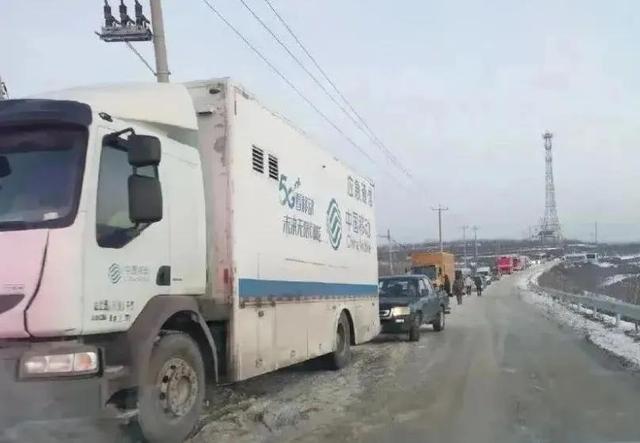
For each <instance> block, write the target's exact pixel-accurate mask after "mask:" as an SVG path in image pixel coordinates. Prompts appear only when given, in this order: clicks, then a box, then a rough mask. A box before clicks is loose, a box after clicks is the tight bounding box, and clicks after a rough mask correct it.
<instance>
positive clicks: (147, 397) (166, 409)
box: [138, 332, 205, 443]
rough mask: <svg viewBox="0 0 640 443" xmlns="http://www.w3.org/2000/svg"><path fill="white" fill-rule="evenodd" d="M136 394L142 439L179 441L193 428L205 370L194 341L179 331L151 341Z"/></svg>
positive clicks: (202, 391) (199, 410)
mask: <svg viewBox="0 0 640 443" xmlns="http://www.w3.org/2000/svg"><path fill="white" fill-rule="evenodd" d="M139 392H140V394H139V397H138V409H139V414H138V425H139V427H140V431H141V432H142V435H143V436H144V438H145V440H146V441H149V442H167V443H168V442H179V441H183V440H184V439H185V438H187V437H188V436H189V434H190V433H191V432H192V431H193V429H194V428H195V426H196V424H197V423H198V420H199V419H200V414H201V413H202V407H203V402H204V393H205V373H204V362H203V360H202V355H201V354H200V350H199V349H198V345H197V344H196V343H195V341H194V340H193V339H192V338H191V337H189V336H188V335H187V334H183V333H180V332H176V333H170V334H167V335H163V336H161V337H160V339H159V340H158V341H157V342H156V343H155V345H154V347H153V350H152V352H151V360H150V362H149V369H148V372H147V374H145V375H144V376H143V377H142V380H141V384H140V388H139Z"/></svg>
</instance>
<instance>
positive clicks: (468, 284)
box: [464, 275, 473, 295]
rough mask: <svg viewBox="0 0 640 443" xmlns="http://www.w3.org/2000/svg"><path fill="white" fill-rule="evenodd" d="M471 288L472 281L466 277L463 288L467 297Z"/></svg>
mask: <svg viewBox="0 0 640 443" xmlns="http://www.w3.org/2000/svg"><path fill="white" fill-rule="evenodd" d="M472 286H473V280H471V277H469V276H468V275H467V276H466V277H465V278H464V288H465V290H466V291H467V295H471V287H472Z"/></svg>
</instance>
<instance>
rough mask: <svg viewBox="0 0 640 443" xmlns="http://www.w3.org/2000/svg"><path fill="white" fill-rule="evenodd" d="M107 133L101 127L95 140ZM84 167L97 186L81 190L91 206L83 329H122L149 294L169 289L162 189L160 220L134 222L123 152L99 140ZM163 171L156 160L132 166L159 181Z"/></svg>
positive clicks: (165, 197)
mask: <svg viewBox="0 0 640 443" xmlns="http://www.w3.org/2000/svg"><path fill="white" fill-rule="evenodd" d="M109 132H112V131H108V130H104V131H103V132H102V134H101V135H100V140H102V139H103V136H104V135H106V134H107V133H109ZM163 161H164V162H167V161H170V158H165V159H163ZM87 166H88V169H90V171H88V172H90V173H91V174H90V175H87V176H88V177H95V178H94V180H95V181H97V186H95V187H94V186H90V187H87V188H86V189H87V192H91V193H92V195H93V197H94V198H95V206H94V208H95V210H94V211H89V212H90V213H89V214H88V216H87V218H86V220H87V227H86V229H85V242H84V243H85V252H84V254H85V259H84V263H85V265H84V266H85V268H84V272H83V275H84V281H83V287H84V297H85V303H84V324H83V327H84V330H85V332H92V333H95V332H109V331H118V330H124V329H126V328H127V327H128V326H129V325H130V324H131V323H132V322H133V321H134V320H135V318H136V317H137V315H138V314H139V313H140V311H141V310H142V308H143V307H144V305H145V304H146V302H147V301H148V300H149V299H150V298H151V297H153V296H155V295H158V294H163V293H164V294H167V293H169V288H168V286H167V285H168V281H167V278H168V275H166V270H167V266H168V265H169V264H170V262H169V228H168V224H169V223H168V219H169V216H168V204H167V196H166V195H167V192H166V190H164V192H163V197H164V198H163V200H164V201H163V219H162V220H161V221H159V222H156V223H153V224H149V225H146V226H135V225H134V224H133V223H132V222H131V221H130V219H129V198H128V184H127V181H128V178H129V176H130V175H131V174H132V173H133V168H132V167H131V165H130V164H129V162H128V153H127V151H126V150H125V149H123V148H121V147H119V146H115V145H113V144H109V143H105V144H103V145H102V146H101V147H100V148H99V149H98V150H96V155H95V156H93V159H92V160H91V164H89V163H88V165H87ZM164 170H165V168H163V163H162V161H161V163H160V165H159V166H158V167H155V166H146V167H144V168H138V170H137V174H139V175H149V176H159V177H160V180H162V174H163V171H164ZM96 178H97V180H96ZM95 181H94V183H95ZM89 207H91V205H90V206H89Z"/></svg>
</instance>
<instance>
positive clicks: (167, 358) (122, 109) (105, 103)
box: [0, 79, 380, 442]
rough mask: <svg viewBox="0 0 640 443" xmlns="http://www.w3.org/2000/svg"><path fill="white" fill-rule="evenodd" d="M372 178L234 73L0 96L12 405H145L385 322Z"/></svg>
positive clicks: (172, 414) (5, 383) (30, 413)
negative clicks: (300, 127) (328, 150)
mask: <svg viewBox="0 0 640 443" xmlns="http://www.w3.org/2000/svg"><path fill="white" fill-rule="evenodd" d="M374 201H375V188H374V186H373V184H372V183H371V182H370V181H369V180H367V179H365V178H363V177H361V176H359V175H358V174H356V173H355V172H353V171H352V170H350V169H349V168H347V167H346V166H345V165H344V164H343V163H341V162H340V161H338V160H336V159H335V158H334V157H332V156H331V155H329V154H328V153H326V152H325V151H323V150H321V149H319V148H317V147H316V146H314V145H313V144H312V143H311V142H310V141H309V139H308V138H307V137H306V136H305V135H304V134H303V133H302V132H300V131H299V130H297V129H295V128H294V127H292V125H291V124H290V123H289V122H287V121H286V120H285V119H284V118H282V117H280V116H278V115H276V114H275V113H273V112H271V111H269V110H268V109H266V108H265V107H263V106H262V105H261V104H260V103H259V102H258V101H257V100H255V99H254V98H253V97H252V96H251V95H249V94H248V93H247V92H246V91H245V90H244V89H242V88H241V87H240V86H238V85H235V84H233V83H232V82H230V81H229V80H228V79H218V80H210V81H202V82H193V83H188V84H184V85H179V84H135V85H120V86H113V87H97V88H82V89H74V90H67V91H62V92H58V93H50V94H45V95H42V96H39V97H37V98H31V99H21V100H7V101H3V102H0V360H1V361H2V365H1V366H0V398H2V402H0V422H1V423H0V424H1V425H3V426H2V428H3V429H6V428H7V427H9V426H11V425H12V424H13V423H16V422H20V421H23V420H25V419H29V420H31V419H35V420H38V419H46V418H66V417H83V416H93V415H94V414H96V413H98V414H101V415H102V416H107V417H113V418H116V419H130V418H133V419H135V421H136V422H137V423H138V425H139V427H140V429H141V431H142V433H143V434H144V436H145V437H146V439H148V440H149V441H171V442H176V441H180V440H181V439H183V438H184V437H185V436H186V435H187V434H188V433H189V432H190V431H191V430H192V429H193V427H194V425H195V424H196V421H197V420H198V416H199V414H200V413H201V408H202V403H203V399H204V396H205V382H217V381H220V380H225V381H239V380H243V379H246V378H249V377H253V376H256V375H259V374H263V373H266V372H269V371H273V370H276V369H278V368H282V367H284V366H287V365H291V364H294V363H298V362H301V361H304V360H307V359H310V358H313V357H318V356H325V358H326V359H327V362H328V363H330V364H331V365H332V366H333V367H335V368H340V367H342V366H344V365H346V364H347V363H348V362H349V359H350V355H351V354H350V345H355V344H359V343H362V342H366V341H368V340H370V339H371V338H372V337H374V336H375V335H377V334H378V332H379V328H380V324H379V317H378V287H377V278H378V275H377V250H376V230H375V221H374Z"/></svg>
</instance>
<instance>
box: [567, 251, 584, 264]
mask: <svg viewBox="0 0 640 443" xmlns="http://www.w3.org/2000/svg"><path fill="white" fill-rule="evenodd" d="M562 259H563V260H564V262H565V263H566V264H567V265H568V266H576V265H582V264H585V263H587V254H585V253H582V252H581V253H574V254H565V255H564V256H563V257H562Z"/></svg>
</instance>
